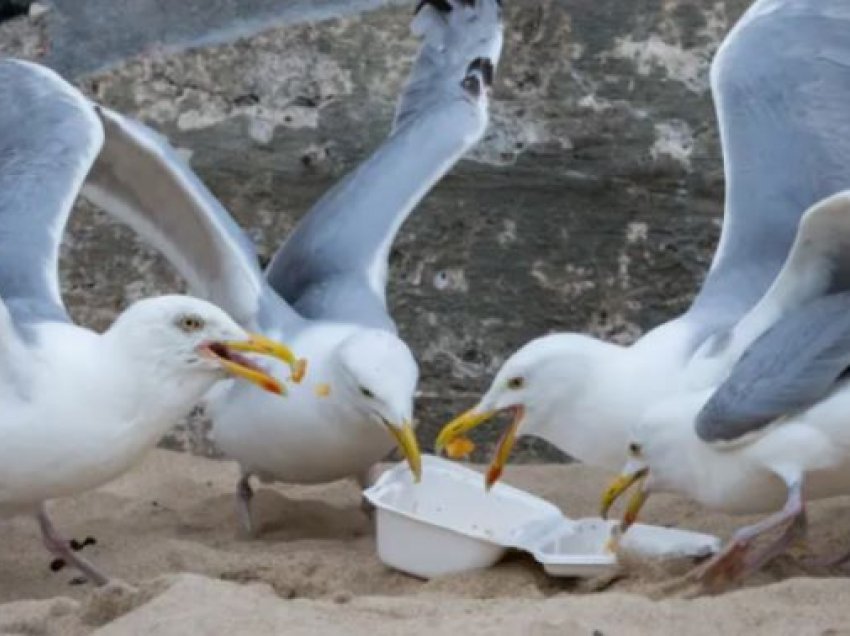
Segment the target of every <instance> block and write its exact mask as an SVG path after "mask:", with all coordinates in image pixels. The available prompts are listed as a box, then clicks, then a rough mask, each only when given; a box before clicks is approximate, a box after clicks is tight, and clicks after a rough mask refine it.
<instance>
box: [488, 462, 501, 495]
mask: <svg viewBox="0 0 850 636" xmlns="http://www.w3.org/2000/svg"><path fill="white" fill-rule="evenodd" d="M501 476H502V469H501V468H499V467H497V466H491V467H490V468H489V469H488V470H487V476H486V477H485V478H484V488H485V489H486V490H487V491H489V490H490V489H491V488H492V487H493V486H495V485H496V482H497V481H499V478H500V477H501Z"/></svg>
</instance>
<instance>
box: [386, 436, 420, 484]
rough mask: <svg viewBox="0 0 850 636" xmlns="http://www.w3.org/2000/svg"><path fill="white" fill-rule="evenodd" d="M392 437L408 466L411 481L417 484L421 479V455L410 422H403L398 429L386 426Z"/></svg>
mask: <svg viewBox="0 0 850 636" xmlns="http://www.w3.org/2000/svg"><path fill="white" fill-rule="evenodd" d="M387 428H388V429H389V431H390V433H392V436H393V437H394V438H395V441H396V444H398V447H399V449H400V450H401V452H402V455H404V458H405V459H406V460H407V464H408V466H410V472H411V473H413V481H414V482H416V483H419V481H420V480H421V479H422V453H421V452H420V450H419V441H418V440H417V439H416V431H414V430H413V426H411V424H410V422H403V423H402V425H401V426H400V427H396V426H393V425H392V424H387Z"/></svg>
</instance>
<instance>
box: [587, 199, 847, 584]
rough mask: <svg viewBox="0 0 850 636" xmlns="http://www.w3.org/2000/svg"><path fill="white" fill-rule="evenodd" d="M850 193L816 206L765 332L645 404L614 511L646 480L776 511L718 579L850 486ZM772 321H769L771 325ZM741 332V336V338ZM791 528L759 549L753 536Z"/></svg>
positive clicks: (721, 566)
mask: <svg viewBox="0 0 850 636" xmlns="http://www.w3.org/2000/svg"><path fill="white" fill-rule="evenodd" d="M848 253H850V191H844V192H839V193H837V194H835V195H833V196H831V197H828V198H827V199H825V200H824V201H821V202H819V203H818V204H816V205H815V206H813V207H812V208H811V209H810V210H809V211H807V212H806V214H805V215H804V216H803V219H802V220H801V222H800V228H799V231H798V235H797V238H796V241H795V243H794V246H793V248H792V250H791V253H790V255H789V257H788V262H787V263H786V265H785V266H784V267H783V269H782V271H781V272H780V274H779V276H777V279H776V280H775V281H774V283H773V285H772V286H771V288H770V289H769V290H768V292H767V294H766V295H765V297H764V298H763V299H762V300H761V301H759V303H758V304H757V305H756V308H755V309H754V310H753V312H751V313H750V314H749V315H748V316H747V317H746V318H745V319H744V320H742V321H741V323H740V324H739V325H738V326H737V327H736V331H739V332H744V331H758V332H759V335H758V336H757V337H755V339H754V340H753V342H752V343H751V344H750V345H749V346H748V347H747V348H746V350H745V351H744V353H743V354H742V355H741V356H740V358H739V359H738V360H737V361H736V362H735V363H734V364H733V365H732V367H731V369H730V371H729V373H728V374H727V376H726V377H725V378H724V379H723V380H722V382H720V383H719V385H718V386H716V387H709V388H706V389H703V390H700V391H695V392H682V393H681V394H679V395H676V396H674V397H672V398H668V399H665V400H662V401H660V402H659V403H657V404H655V405H653V406H652V407H650V408H649V409H647V410H646V412H645V413H644V415H643V417H642V418H641V419H640V421H639V424H637V425H636V426H635V427H634V429H633V430H632V431H631V435H630V440H631V441H630V444H629V449H630V455H631V457H630V459H629V462H628V463H627V465H626V466H625V467H624V469H623V474H621V476H620V478H618V479H617V480H615V482H614V483H613V484H612V486H611V488H610V489H609V491H608V492H607V493H606V495H605V503H604V504H603V508H604V509H605V510H607V508H608V507H610V505H611V503H612V502H613V500H614V499H615V498H616V497H617V496H619V494H620V493H622V492H624V491H625V489H627V488H628V487H629V486H630V485H631V484H632V483H635V482H637V481H641V480H645V481H644V484H643V487H642V489H641V490H640V491H638V495H636V497H635V498H633V500H632V502H633V505H630V506H629V510H628V511H627V518H626V524H627V525H628V524H629V523H631V522H632V521H633V519H634V517H635V516H636V515H637V512H638V511H639V509H640V506H641V505H642V500H643V499H645V497H646V496H648V495H649V494H650V493H652V492H655V491H659V490H665V491H673V492H680V493H683V494H686V495H688V496H690V497H691V498H693V499H695V500H696V501H698V502H700V503H702V504H703V505H705V506H707V507H709V508H712V509H718V510H723V511H726V512H733V513H761V512H766V511H777V510H778V512H774V513H773V514H772V515H770V516H769V517H767V518H765V519H763V520H761V521H759V522H758V523H757V524H754V525H751V526H747V527H744V528H742V529H740V530H739V531H738V532H737V533H736V534H735V536H734V537H733V538H732V540H731V541H730V543H729V545H728V547H727V548H726V550H724V552H722V553H721V554H720V555H719V556H718V557H716V558H715V559H714V560H712V561H711V562H710V563H709V564H708V565H707V566H705V567H704V568H703V569H702V570H701V573H700V577H701V579H702V580H703V581H704V582H705V583H707V584H708V585H710V586H719V585H722V584H725V583H727V582H729V581H730V580H737V579H739V578H741V577H743V576H745V575H746V574H748V573H749V572H752V571H754V570H756V569H758V568H759V567H761V565H763V564H764V563H767V562H768V561H769V560H770V559H771V558H773V557H774V556H776V555H778V554H780V553H781V552H782V551H783V550H784V549H785V547H787V546H788V545H790V543H791V542H792V541H794V540H796V539H797V538H798V537H799V536H801V535H802V534H803V532H804V531H805V525H806V524H805V522H806V518H805V505H804V504H805V501H806V500H808V499H813V498H824V497H832V496H835V495H841V494H847V493H848V492H850V415H848V413H850V412H849V411H848V410H847V409H848V407H850V386H848V369H850V258H848V257H847V254H848ZM765 325H766V326H765ZM733 337H734V336H733ZM782 526H784V528H785V530H784V532H783V533H782V534H781V535H780V537H779V539H778V540H776V541H773V542H771V543H769V544H768V546H767V548H766V549H763V550H760V551H757V550H755V549H754V548H753V547H752V544H753V542H754V540H755V539H756V538H757V537H759V536H761V535H762V534H763V533H764V532H766V531H768V530H772V529H774V528H776V527H782Z"/></svg>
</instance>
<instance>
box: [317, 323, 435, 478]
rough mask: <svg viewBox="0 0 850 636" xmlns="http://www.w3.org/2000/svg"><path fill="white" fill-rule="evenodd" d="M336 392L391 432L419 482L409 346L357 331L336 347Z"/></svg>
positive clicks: (415, 375)
mask: <svg viewBox="0 0 850 636" xmlns="http://www.w3.org/2000/svg"><path fill="white" fill-rule="evenodd" d="M337 355H338V361H339V368H340V374H339V376H340V377H339V379H338V385H339V386H337V384H335V385H334V388H335V391H341V392H342V394H343V395H344V396H345V399H346V402H347V403H349V404H352V405H353V406H354V408H355V409H356V410H357V412H358V413H359V414H360V416H362V417H364V418H365V419H368V420H369V421H372V422H374V423H375V425H376V426H381V427H382V428H385V429H386V430H387V432H389V433H390V435H392V437H393V438H394V439H395V441H396V443H397V444H398V447H399V449H400V450H401V452H402V454H403V455H404V457H405V459H406V460H407V463H408V464H409V466H410V470H411V472H412V473H413V475H414V478H415V479H416V481H418V480H419V479H420V477H421V474H422V460H421V456H420V450H419V443H418V441H417V439H416V433H415V432H414V428H413V399H414V394H415V392H416V384H417V382H418V380H419V367H418V366H417V364H416V360H415V359H414V358H413V354H412V353H411V352H410V349H409V348H408V346H407V345H406V344H405V343H404V342H403V341H402V340H401V339H400V338H398V337H397V336H395V335H394V334H392V333H389V332H386V331H381V330H378V329H364V330H358V331H357V332H356V333H354V334H353V335H351V336H349V337H348V338H347V339H346V340H344V341H343V342H342V344H341V345H340V347H339V349H338V352H337Z"/></svg>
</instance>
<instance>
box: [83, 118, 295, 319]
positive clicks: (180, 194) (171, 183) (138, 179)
mask: <svg viewBox="0 0 850 636" xmlns="http://www.w3.org/2000/svg"><path fill="white" fill-rule="evenodd" d="M97 113H98V114H99V116H100V117H101V119H102V121H103V126H104V130H105V132H106V141H105V143H104V146H103V150H102V152H101V153H100V156H99V157H98V159H97V162H96V163H95V165H94V168H93V169H92V171H91V174H90V175H89V178H88V180H87V181H86V184H85V187H84V188H83V194H84V195H85V197H86V198H88V199H89V200H91V201H92V202H93V203H95V204H96V205H97V206H99V207H101V208H103V209H104V210H105V211H106V212H108V213H109V214H111V215H112V216H114V217H116V218H117V219H119V220H120V221H122V222H123V223H126V224H127V225H129V226H130V227H131V228H133V229H134V230H135V231H136V232H138V233H139V234H140V235H141V236H143V237H144V238H145V239H146V240H148V241H149V242H150V243H151V244H152V245H153V246H154V247H155V248H157V249H158V250H159V251H160V252H162V254H163V255H164V256H165V257H166V258H167V259H168V261H169V262H170V263H171V264H172V265H173V266H174V267H175V268H176V269H177V271H178V272H179V273H180V274H181V275H182V276H183V277H184V278H185V279H186V281H187V282H188V284H189V288H190V289H191V291H192V293H194V294H196V295H198V296H201V297H203V298H205V299H207V300H209V301H211V302H213V303H215V304H217V305H219V306H220V307H221V308H222V309H224V310H225V311H227V312H228V313H229V314H230V315H231V316H233V318H234V319H235V320H236V321H238V322H239V323H240V324H242V325H244V326H247V327H254V328H255V327H256V326H257V325H258V323H261V322H264V320H265V319H264V317H263V316H262V315H261V314H262V313H263V312H264V311H273V312H274V314H275V315H274V316H267V317H266V318H268V319H269V320H274V321H275V322H276V323H283V324H282V325H281V326H282V327H284V328H285V327H286V326H287V325H289V324H292V323H294V322H296V321H297V320H298V317H297V316H296V314H295V313H294V312H293V311H292V310H291V308H289V307H288V306H286V304H285V303H283V302H281V301H280V299H279V298H277V295H276V294H275V292H274V291H273V290H272V289H271V288H270V287H269V286H268V284H267V283H266V281H265V278H264V277H263V275H262V272H261V270H260V268H259V264H258V262H257V256H256V252H255V250H254V246H253V244H252V243H251V241H250V240H249V239H248V237H247V236H246V235H245V234H244V233H243V232H242V230H241V229H240V228H239V227H238V226H237V225H236V223H235V221H234V220H233V219H232V218H231V216H230V215H229V214H228V212H227V211H226V210H225V209H224V208H223V207H222V205H221V204H220V203H219V202H218V201H217V200H216V198H215V197H214V196H213V195H212V194H211V193H210V192H209V190H207V188H206V187H205V186H204V184H203V183H202V182H201V181H200V179H198V177H197V176H196V175H195V174H194V173H193V172H192V170H191V169H190V168H189V167H188V166H186V164H185V163H184V162H183V160H182V159H181V158H180V157H179V156H178V155H177V153H176V152H175V151H174V150H173V149H172V148H171V146H170V145H169V144H168V142H167V141H166V140H165V139H164V138H163V137H161V136H160V135H159V134H157V133H156V132H154V131H153V130H151V129H150V128H148V127H146V126H144V125H143V124H141V123H139V122H137V121H134V120H132V119H130V118H127V117H123V116H121V115H119V114H118V113H115V112H113V111H111V110H109V109H107V108H103V107H100V106H98V107H97Z"/></svg>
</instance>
